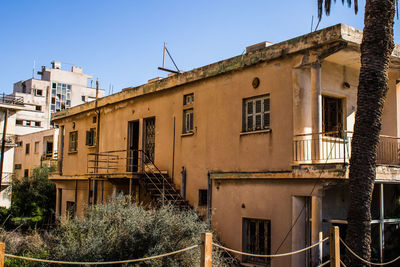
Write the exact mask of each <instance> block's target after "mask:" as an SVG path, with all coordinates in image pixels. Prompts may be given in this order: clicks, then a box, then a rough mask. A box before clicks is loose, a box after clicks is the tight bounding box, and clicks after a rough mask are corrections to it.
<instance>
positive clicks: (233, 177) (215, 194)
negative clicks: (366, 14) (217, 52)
mask: <svg viewBox="0 0 400 267" xmlns="http://www.w3.org/2000/svg"><path fill="white" fill-rule="evenodd" d="M361 38H362V32H361V31H359V30H357V29H354V28H352V27H349V26H346V25H342V24H340V25H336V26H332V27H330V28H326V29H323V30H320V31H317V32H313V33H310V34H307V35H304V36H300V37H297V38H294V39H291V40H288V41H284V42H281V43H278V44H271V43H267V42H265V43H261V44H257V45H254V46H250V47H248V48H247V50H246V53H245V54H243V55H239V56H236V57H233V58H230V59H227V60H223V61H220V62H216V63H213V64H210V65H207V66H204V67H201V68H198V69H194V70H191V71H187V72H184V73H178V74H175V75H170V76H168V78H164V79H152V80H150V81H149V83H147V84H144V85H141V86H138V87H132V88H126V89H124V90H123V91H122V92H120V93H116V94H114V95H111V96H108V97H105V98H102V99H99V100H98V101H97V102H91V103H86V104H83V105H80V106H77V107H74V108H71V109H68V110H64V111H61V112H58V113H56V114H54V117H53V121H54V122H56V123H57V124H58V125H59V126H60V137H59V140H60V142H59V149H58V155H59V160H60V165H59V166H60V169H59V171H60V173H58V174H55V175H53V176H52V177H51V179H52V180H53V181H54V182H55V183H56V185H57V214H58V215H64V214H66V213H67V212H73V213H75V212H76V213H77V215H82V214H83V213H84V209H85V207H86V206H87V205H88V203H98V202H102V201H104V200H105V199H107V198H108V197H109V196H110V195H111V193H112V192H113V190H116V191H118V192H124V193H126V194H131V196H132V197H133V199H134V200H136V201H140V202H142V201H150V200H151V199H152V200H153V201H155V203H157V202H158V203H162V202H166V201H172V202H174V203H176V204H178V205H180V206H185V205H187V204H189V205H191V206H192V207H194V208H195V209H197V210H198V211H199V212H200V214H202V215H204V217H205V218H206V219H207V220H208V221H209V222H210V223H211V225H212V227H213V229H214V230H215V232H216V233H217V234H218V236H219V237H220V239H221V241H222V242H223V244H224V245H226V246H228V247H230V248H233V249H236V250H242V251H246V252H250V253H256V254H275V253H283V252H288V251H293V250H296V249H300V248H303V247H305V246H307V245H310V244H311V243H314V242H316V241H318V239H319V235H320V232H322V233H323V235H324V236H326V235H327V230H328V227H329V226H330V225H332V224H341V225H342V226H344V227H345V223H346V222H345V220H346V213H345V211H346V207H347V195H346V186H347V181H346V180H347V177H348V173H347V170H348V159H349V155H350V150H351V147H350V141H351V131H352V129H353V124H354V114H355V110H356V108H357V107H356V94H357V85H358V75H359V67H360V52H359V46H360V43H361ZM399 64H400V49H399V47H397V46H396V48H395V50H394V52H393V55H392V62H391V69H390V71H389V92H388V96H387V101H386V105H385V109H384V114H383V128H382V134H383V135H385V136H384V137H382V139H381V144H380V147H379V154H378V163H379V166H378V170H377V184H379V186H377V188H379V189H381V190H382V191H381V192H380V191H378V192H377V193H376V194H374V201H375V202H376V203H377V204H379V201H385V204H387V205H386V207H391V206H390V205H392V206H393V205H394V204H393V203H392V202H391V200H390V199H389V198H384V197H383V193H384V192H394V191H396V190H397V189H398V188H399V186H398V182H399V181H400V176H399V169H398V166H399V165H400V159H399V156H398V151H399V144H398V137H399V136H400V132H399V130H400V123H399V119H400V117H399V115H400V112H399V111H400V105H399V103H400V102H399V101H400V97H399V90H400V89H398V88H397V87H396V84H397V80H398V78H399V71H398V67H399ZM381 185H382V186H381ZM383 185H385V186H383ZM375 202H374V203H375ZM386 202H387V203H386ZM382 204H383V203H382ZM374 205H376V204H374ZM376 207H379V205H376ZM376 207H375V209H374V210H375V211H377V212H378V217H379V216H380V217H379V218H376V217H374V219H376V220H375V221H374V222H373V223H376V225H377V226H379V227H380V229H381V230H382V229H383V228H384V226H385V225H386V224H387V223H388V221H387V220H386V219H387V218H386V217H384V216H383V217H382V215H379V208H376ZM374 216H375V215H374ZM391 219H394V218H391ZM394 220H395V219H394ZM382 236H384V235H382ZM382 238H383V237H382ZM380 243H381V244H382V243H383V242H380ZM378 247H379V244H378ZM321 249H322V248H321ZM319 251H320V250H319V249H315V250H312V252H308V253H302V254H298V255H295V256H292V257H283V258H276V259H272V260H260V259H256V258H248V257H247V258H246V257H245V258H240V260H241V261H242V262H243V263H246V264H248V265H249V266H274V267H275V266H307V265H308V264H309V263H310V262H318V261H319V260H320V258H322V257H323V256H324V255H325V253H322V254H323V255H319V254H320V253H319Z"/></svg>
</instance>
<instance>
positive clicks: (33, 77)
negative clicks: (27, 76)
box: [32, 60, 35, 79]
mask: <svg viewBox="0 0 400 267" xmlns="http://www.w3.org/2000/svg"><path fill="white" fill-rule="evenodd" d="M32 79H35V60H33V71H32Z"/></svg>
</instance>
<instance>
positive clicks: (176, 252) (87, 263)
mask: <svg viewBox="0 0 400 267" xmlns="http://www.w3.org/2000/svg"><path fill="white" fill-rule="evenodd" d="M198 246H199V245H193V246H190V247H187V248H184V249H180V250H177V251H173V252H169V253H165V254H161V255H157V256H151V257H146V258H141V259H134V260H122V261H105V262H84V261H70V262H68V261H56V260H45V259H35V258H29V257H23V256H15V255H11V254H7V253H6V254H4V256H5V257H8V258H14V259H21V260H27V261H35V262H45V263H56V264H69V265H106V264H121V263H131V262H139V261H147V260H154V259H158V258H162V257H166V256H171V255H174V254H178V253H181V252H185V251H188V250H191V249H194V248H197V247H198Z"/></svg>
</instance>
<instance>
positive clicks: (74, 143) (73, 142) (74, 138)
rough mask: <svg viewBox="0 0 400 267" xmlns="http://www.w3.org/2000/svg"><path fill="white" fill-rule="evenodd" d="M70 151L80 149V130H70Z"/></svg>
mask: <svg viewBox="0 0 400 267" xmlns="http://www.w3.org/2000/svg"><path fill="white" fill-rule="evenodd" d="M68 151H69V152H76V151H78V132H77V131H75V132H70V133H69V149H68Z"/></svg>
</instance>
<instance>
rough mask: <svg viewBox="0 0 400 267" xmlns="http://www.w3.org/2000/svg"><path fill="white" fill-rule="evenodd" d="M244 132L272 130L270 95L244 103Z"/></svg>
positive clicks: (249, 99)
mask: <svg viewBox="0 0 400 267" xmlns="http://www.w3.org/2000/svg"><path fill="white" fill-rule="evenodd" d="M243 112H244V114H243V118H244V120H243V131H244V132H251V131H259V130H264V129H269V128H270V98H269V95H263V96H259V97H253V98H248V99H245V100H244V101H243Z"/></svg>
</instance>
